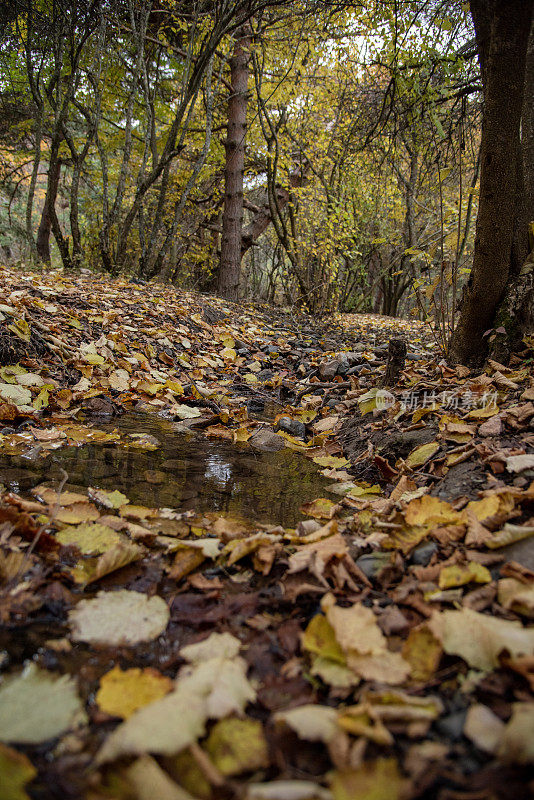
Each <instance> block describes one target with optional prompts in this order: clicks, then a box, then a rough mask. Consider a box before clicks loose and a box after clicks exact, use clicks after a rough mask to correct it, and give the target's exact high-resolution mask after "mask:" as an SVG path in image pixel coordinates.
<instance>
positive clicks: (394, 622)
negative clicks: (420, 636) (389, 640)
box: [378, 606, 410, 636]
mask: <svg viewBox="0 0 534 800" xmlns="http://www.w3.org/2000/svg"><path fill="white" fill-rule="evenodd" d="M378 625H379V627H380V629H381V630H382V632H383V633H385V634H386V636H391V634H393V633H404V632H405V631H407V630H408V628H409V627H410V625H409V623H408V620H407V619H406V617H405V616H404V614H403V613H402V611H400V610H399V609H398V608H397V606H388V608H386V609H384V611H383V613H382V614H381V615H380V616H379V617H378Z"/></svg>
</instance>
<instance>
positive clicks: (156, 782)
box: [124, 756, 195, 800]
mask: <svg viewBox="0 0 534 800" xmlns="http://www.w3.org/2000/svg"><path fill="white" fill-rule="evenodd" d="M124 774H125V776H126V778H127V779H128V781H129V783H130V785H131V787H132V790H133V792H134V793H135V798H136V800H155V798H157V800H195V798H194V797H193V796H192V795H190V794H189V792H186V791H185V789H182V787H181V786H178V784H176V783H175V782H174V781H173V780H172V779H171V778H170V777H169V775H167V773H166V772H165V771H164V770H163V769H162V768H161V767H160V765H159V764H158V762H157V761H156V760H155V759H154V758H151V757H150V756H141V758H138V759H137V760H136V761H134V762H133V764H131V765H130V766H129V767H128V768H127V769H126V770H125V772H124Z"/></svg>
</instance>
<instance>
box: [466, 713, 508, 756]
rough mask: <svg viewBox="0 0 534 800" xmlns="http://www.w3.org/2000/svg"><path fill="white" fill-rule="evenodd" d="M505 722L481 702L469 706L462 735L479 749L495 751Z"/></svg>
mask: <svg viewBox="0 0 534 800" xmlns="http://www.w3.org/2000/svg"><path fill="white" fill-rule="evenodd" d="M504 727H505V724H504V722H503V721H502V720H501V719H499V717H498V716H497V715H496V714H494V713H493V711H491V709H489V708H488V707H487V706H485V705H482V703H475V705H472V706H469V709H468V711H467V716H466V718H465V725H464V736H467V738H468V739H470V740H471V741H472V742H473V743H474V744H475V745H476V746H477V747H478V748H479V749H480V750H484V751H485V752H486V753H495V751H496V750H497V747H498V746H499V742H500V740H501V738H502V734H503V731H504Z"/></svg>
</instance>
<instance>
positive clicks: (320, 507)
mask: <svg viewBox="0 0 534 800" xmlns="http://www.w3.org/2000/svg"><path fill="white" fill-rule="evenodd" d="M340 509H341V506H340V505H339V504H338V503H334V502H333V501H332V500H328V499H327V498H326V497H318V498H317V500H312V502H311V503H304V504H303V505H302V506H301V507H300V511H301V512H302V513H303V514H305V515H306V516H307V517H314V518H315V519H332V517H334V516H335V515H336V514H337V512H338V511H340Z"/></svg>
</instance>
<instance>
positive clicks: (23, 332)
mask: <svg viewBox="0 0 534 800" xmlns="http://www.w3.org/2000/svg"><path fill="white" fill-rule="evenodd" d="M7 327H8V328H9V330H10V331H11V332H12V333H14V334H15V336H18V337H19V339H22V341H23V342H29V341H30V335H31V329H30V326H29V325H28V323H27V322H26V320H25V319H17V320H15V321H14V323H13V324H12V325H8V326H7Z"/></svg>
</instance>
